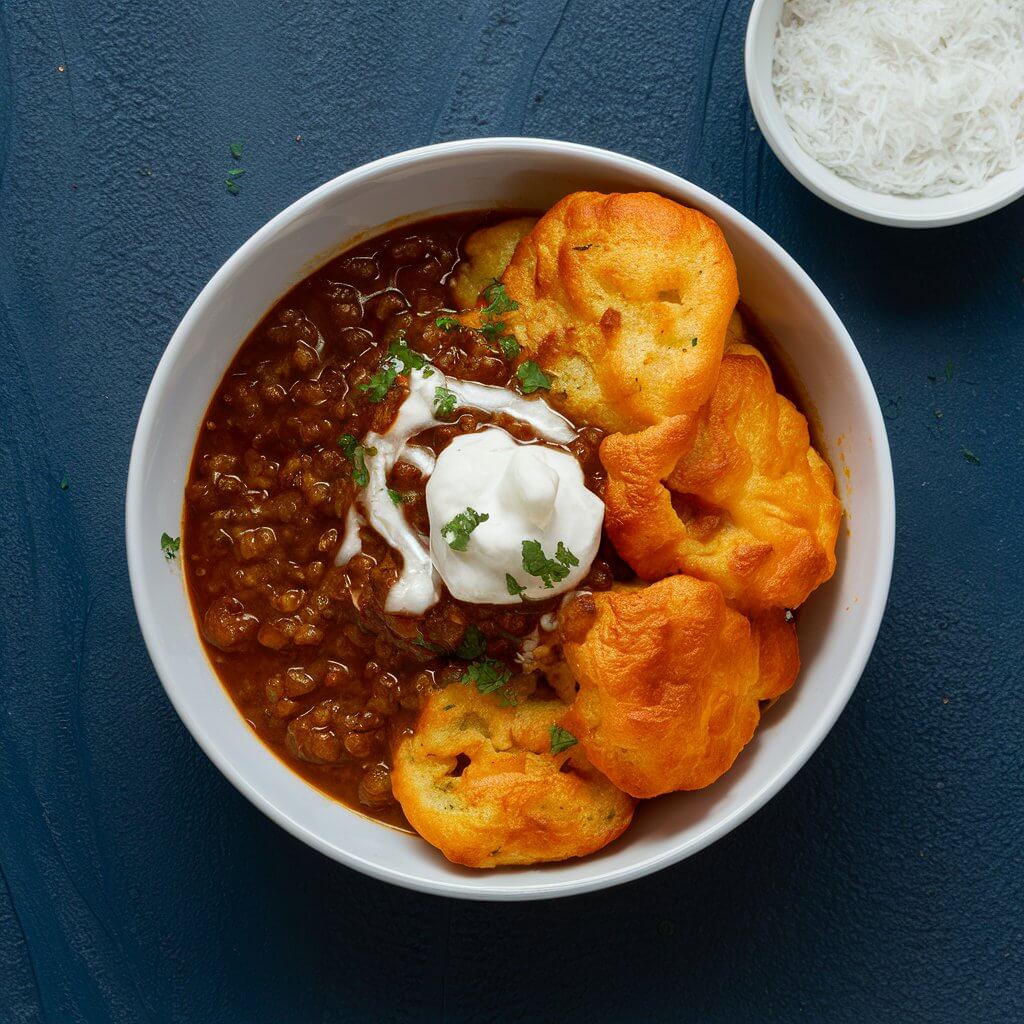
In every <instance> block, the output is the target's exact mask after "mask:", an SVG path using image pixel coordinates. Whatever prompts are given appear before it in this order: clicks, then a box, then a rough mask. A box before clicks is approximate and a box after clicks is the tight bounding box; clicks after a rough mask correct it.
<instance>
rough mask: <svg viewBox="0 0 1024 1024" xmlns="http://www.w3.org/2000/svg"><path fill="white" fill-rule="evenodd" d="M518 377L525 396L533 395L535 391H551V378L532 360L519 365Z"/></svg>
mask: <svg viewBox="0 0 1024 1024" xmlns="http://www.w3.org/2000/svg"><path fill="white" fill-rule="evenodd" d="M516 377H517V378H518V380H519V387H520V389H521V390H522V392H523V394H524V395H532V394H533V393H534V391H540V390H544V391H550V390H551V378H550V377H549V376H548V375H547V374H546V373H545V372H544V371H543V370H542V369H541V368H540V367H539V366H538V365H537V364H536V363H535V362H534V361H533V360H532V359H527V360H526V362H525V363H520V364H519V368H518V369H517V370H516Z"/></svg>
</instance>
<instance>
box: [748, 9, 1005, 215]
mask: <svg viewBox="0 0 1024 1024" xmlns="http://www.w3.org/2000/svg"><path fill="white" fill-rule="evenodd" d="M782 5H783V0H754V5H753V7H751V9H750V17H749V19H748V21H747V38H746V45H745V47H744V64H745V66H746V74H747V92H748V93H749V94H750V105H751V107H752V108H753V111H754V117H755V118H757V123H758V125H759V126H760V128H761V132H762V133H763V134H764V137H765V139H766V140H767V142H768V145H769V146H771V148H772V152H774V153H775V155H776V156H777V157H778V158H779V160H780V162H781V163H782V165H783V166H784V167H785V168H786V170H787V171H789V173H790V174H792V175H793V177H794V178H796V179H797V181H799V182H800V183H801V184H802V185H804V186H806V187H807V188H809V189H810V190H811V191H812V192H813V193H814V194H815V195H816V196H818V197H819V198H820V199H824V200H825V202H826V203H831V204H832V205H833V206H835V207H836V208H838V209H840V210H843V211H845V212H846V213H852V214H853V215H854V216H855V217H860V218H862V219H863V220H871V221H875V222H876V223H877V224H889V225H891V226H893V227H906V228H938V227H944V226H946V225H949V224H960V223H962V222H963V221H968V220H974V219H975V218H977V217H983V216H984V215H985V214H986V213H992V212H993V211H994V210H998V209H1000V208H1001V207H1003V206H1006V205H1007V203H1012V202H1013V201H1014V200H1015V199H1018V198H1019V197H1020V196H1022V195H1024V165H1021V166H1019V167H1016V168H1014V169H1013V170H1010V171H1004V172H1003V173H1002V174H998V175H996V176H995V177H994V178H991V179H990V180H989V181H987V182H986V183H985V184H984V185H983V186H982V187H981V188H976V189H969V190H967V191H965V192H958V193H956V194H955V195H948V196H938V197H936V198H921V199H917V198H914V197H911V196H890V195H885V194H884V193H881V192H872V191H870V190H869V189H866V188H861V187H860V186H858V185H854V184H853V183H852V182H849V181H847V180H846V179H845V178H841V177H840V176H839V175H838V174H836V173H835V172H834V171H830V170H829V169H828V168H827V167H825V166H823V165H822V164H820V163H818V161H817V160H815V159H814V158H813V157H811V156H809V155H808V154H807V153H806V152H805V151H804V150H803V149H802V148H801V146H800V144H799V143H798V142H797V141H796V139H795V137H794V136H793V133H792V131H791V130H790V127H789V125H788V124H787V123H786V118H785V116H784V115H783V113H782V108H781V107H780V106H779V101H778V100H777V99H776V97H775V90H774V89H773V87H772V56H773V53H774V50H775V33H776V29H777V28H778V24H779V18H780V17H781V16H782Z"/></svg>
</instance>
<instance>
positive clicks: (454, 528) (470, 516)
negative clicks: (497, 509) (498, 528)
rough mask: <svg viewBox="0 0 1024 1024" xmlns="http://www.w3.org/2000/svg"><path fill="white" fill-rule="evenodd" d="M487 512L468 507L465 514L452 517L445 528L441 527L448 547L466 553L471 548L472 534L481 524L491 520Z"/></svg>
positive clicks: (460, 513)
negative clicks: (470, 539)
mask: <svg viewBox="0 0 1024 1024" xmlns="http://www.w3.org/2000/svg"><path fill="white" fill-rule="evenodd" d="M490 518H491V517H490V515H489V513H487V512H477V510H476V509H473V508H469V507H468V506H467V507H466V511H465V512H459V513H458V514H457V515H454V516H452V518H451V519H449V520H448V522H447V523H445V524H444V526H442V527H441V536H442V537H444V539H445V540H446V541H448V547H450V548H451V549H452V550H453V551H465V550H466V548H467V547H468V546H469V538H470V535H471V534H472V532H473V531H474V530H475V529H476V528H477V527H478V526H479V525H480V524H481V523H486V522H487V520H488V519H490Z"/></svg>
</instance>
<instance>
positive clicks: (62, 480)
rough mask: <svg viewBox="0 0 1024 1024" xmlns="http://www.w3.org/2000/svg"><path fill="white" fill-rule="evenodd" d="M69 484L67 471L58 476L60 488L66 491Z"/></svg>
mask: <svg viewBox="0 0 1024 1024" xmlns="http://www.w3.org/2000/svg"><path fill="white" fill-rule="evenodd" d="M70 486H71V481H70V480H69V479H68V475H67V473H65V474H64V475H63V476H62V477H61V478H60V489H61V490H62V491H66V490H67V489H68V488H69V487H70Z"/></svg>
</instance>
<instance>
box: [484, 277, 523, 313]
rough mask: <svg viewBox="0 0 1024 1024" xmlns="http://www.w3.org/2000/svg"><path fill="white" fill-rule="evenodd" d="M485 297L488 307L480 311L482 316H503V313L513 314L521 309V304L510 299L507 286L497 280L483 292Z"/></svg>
mask: <svg viewBox="0 0 1024 1024" xmlns="http://www.w3.org/2000/svg"><path fill="white" fill-rule="evenodd" d="M483 297H484V301H485V302H486V303H487V305H486V306H484V308H483V309H482V310H480V314H481V316H501V314H502V313H511V312H512V311H513V310H514V309H518V308H519V303H518V302H516V301H515V299H511V298H509V294H508V292H507V291H505V286H504V285H503V284H502V283H501V282H500V281H497V280H495V281H493V282H492V283H491V284H489V285H488V286H487V287H486V288H485V289H484V290H483Z"/></svg>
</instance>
